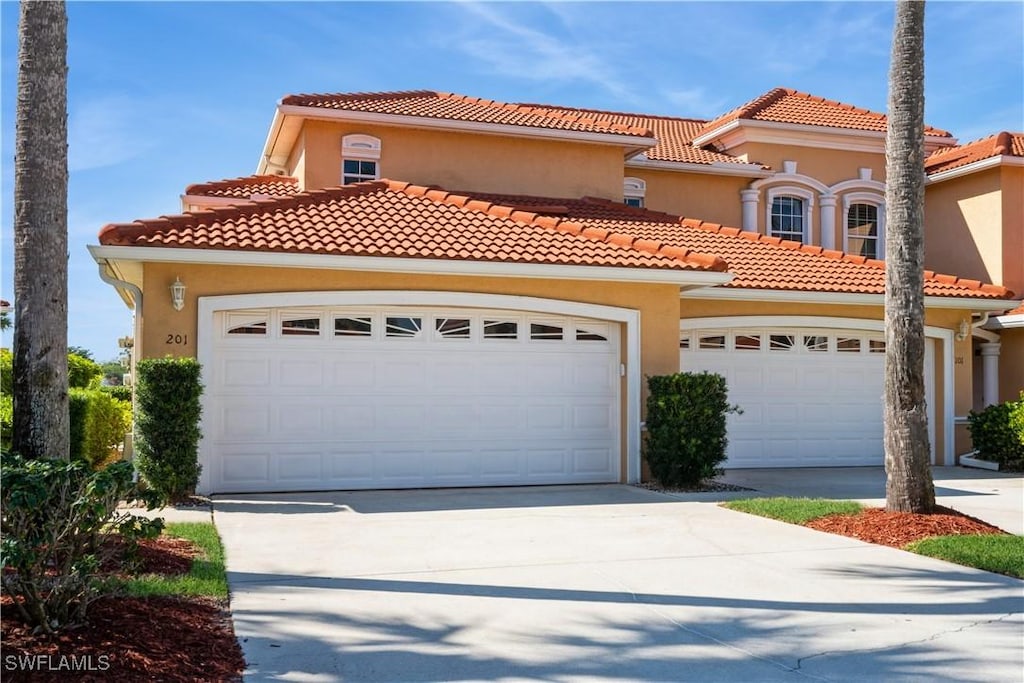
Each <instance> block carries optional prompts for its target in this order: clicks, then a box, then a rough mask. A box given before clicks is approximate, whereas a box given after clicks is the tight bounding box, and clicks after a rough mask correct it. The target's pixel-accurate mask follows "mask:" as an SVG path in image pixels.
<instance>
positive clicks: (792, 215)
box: [768, 195, 807, 242]
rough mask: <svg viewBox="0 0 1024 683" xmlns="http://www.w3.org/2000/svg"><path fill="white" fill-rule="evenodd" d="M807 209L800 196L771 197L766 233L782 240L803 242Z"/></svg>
mask: <svg viewBox="0 0 1024 683" xmlns="http://www.w3.org/2000/svg"><path fill="white" fill-rule="evenodd" d="M806 222H807V211H806V208H805V203H804V200H803V199H801V198H800V197H793V196H790V195H780V196H777V197H774V198H773V199H772V205H771V212H770V213H769V223H768V234H769V235H770V236H772V237H778V238H780V239H784V240H792V241H794V242H804V241H806V240H805V237H804V236H805V235H806V230H805V228H806Z"/></svg>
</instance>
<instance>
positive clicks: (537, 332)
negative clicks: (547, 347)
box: [530, 323, 562, 339]
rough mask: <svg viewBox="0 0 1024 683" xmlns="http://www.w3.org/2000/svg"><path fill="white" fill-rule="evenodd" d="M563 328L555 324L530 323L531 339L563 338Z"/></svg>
mask: <svg viewBox="0 0 1024 683" xmlns="http://www.w3.org/2000/svg"><path fill="white" fill-rule="evenodd" d="M561 338H562V328H561V327H557V326H555V325H544V324H541V323H530V339H561Z"/></svg>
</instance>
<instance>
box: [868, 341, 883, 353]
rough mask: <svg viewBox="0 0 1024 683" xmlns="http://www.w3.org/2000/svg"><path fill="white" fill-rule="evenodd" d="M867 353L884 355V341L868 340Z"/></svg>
mask: <svg viewBox="0 0 1024 683" xmlns="http://www.w3.org/2000/svg"><path fill="white" fill-rule="evenodd" d="M868 353H885V340H884V339H869V340H868Z"/></svg>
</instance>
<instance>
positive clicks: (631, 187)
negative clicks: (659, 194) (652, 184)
mask: <svg viewBox="0 0 1024 683" xmlns="http://www.w3.org/2000/svg"><path fill="white" fill-rule="evenodd" d="M646 194H647V183H646V182H644V181H643V180H641V179H640V178H623V179H622V197H623V202H624V203H625V204H626V206H637V207H643V205H644V196H645V195H646Z"/></svg>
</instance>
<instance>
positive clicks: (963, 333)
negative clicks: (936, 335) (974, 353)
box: [956, 320, 971, 341]
mask: <svg viewBox="0 0 1024 683" xmlns="http://www.w3.org/2000/svg"><path fill="white" fill-rule="evenodd" d="M970 333H971V326H970V325H969V324H968V322H967V320H961V321H960V327H959V328H957V331H956V340H957V341H963V340H964V339H967V335H969V334H970Z"/></svg>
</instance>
